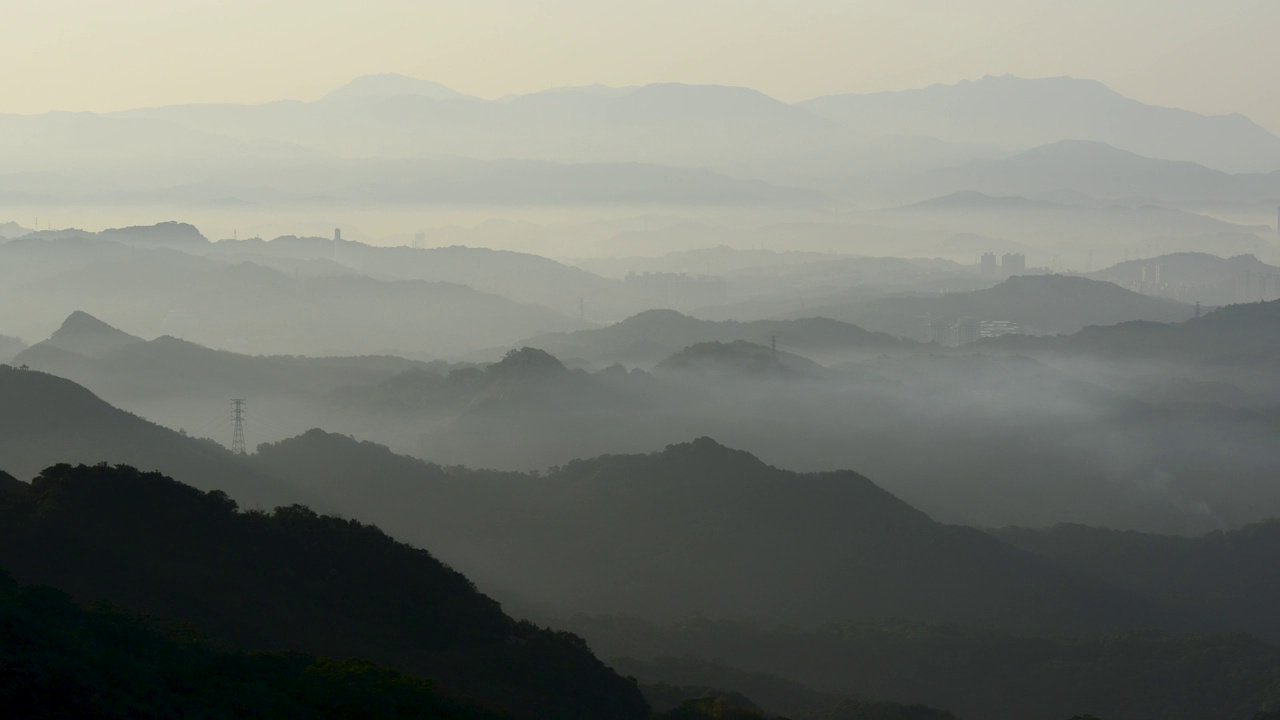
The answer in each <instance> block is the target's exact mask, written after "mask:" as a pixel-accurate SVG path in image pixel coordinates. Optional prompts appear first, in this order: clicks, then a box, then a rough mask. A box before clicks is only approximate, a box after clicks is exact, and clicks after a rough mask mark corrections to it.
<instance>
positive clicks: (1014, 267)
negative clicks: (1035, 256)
mask: <svg viewBox="0 0 1280 720" xmlns="http://www.w3.org/2000/svg"><path fill="white" fill-rule="evenodd" d="M992 260H993V261H994V258H992ZM1000 270H1001V271H1002V272H1003V273H1004V274H1005V275H1020V274H1022V273H1024V272H1026V270H1027V256H1026V255H1023V254H1022V253H1005V254H1004V256H1003V257H1001V258H1000Z"/></svg>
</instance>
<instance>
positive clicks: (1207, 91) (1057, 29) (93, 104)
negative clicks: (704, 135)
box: [0, 0, 1280, 131]
mask: <svg viewBox="0 0 1280 720" xmlns="http://www.w3.org/2000/svg"><path fill="white" fill-rule="evenodd" d="M0 10H2V11H3V15H2V17H3V18H4V21H3V23H0V63H3V67H4V68H5V69H6V71H5V72H4V73H0V112H18V113H33V112H42V111H46V110H51V109H61V110H113V109H123V108H129V107H138V106H147V105H160V104H169V103H188V102H226V101H230V102H262V101H267V100H273V99H279V98H284V97H292V98H299V99H313V98H316V97H319V96H320V95H322V94H324V93H325V92H326V91H328V90H330V89H332V88H334V87H336V86H338V85H341V84H342V83H343V82H345V81H347V80H349V79H351V78H352V77H355V76H358V75H362V74H366V73H375V72H400V73H404V74H407V75H413V76H415V77H422V78H426V79H431V80H436V81H438V82H442V83H444V84H446V85H449V86H451V87H453V88H455V89H458V90H461V91H463V92H468V93H471V94H475V95H479V96H482V97H499V96H502V95H505V94H508V93H522V92H530V91H534V90H540V89H544V88H547V87H555V86H563V85H580V84H590V83H604V84H609V85H633V84H641V83H647V82H656V81H679V82H690V83H720V84H732V85H747V86H751V87H755V88H758V89H760V90H763V91H765V92H767V93H769V94H771V95H773V96H775V97H778V98H780V99H783V100H788V101H794V100H801V99H805V98H809V97H813V96H816V95H823V94H830V93H838V92H848V91H872V90H889V89H902V88H908V87H918V86H922V85H927V84H930V83H934V82H954V81H956V80H959V79H964V78H976V77H979V76H982V75H985V74H997V75H998V74H1004V73H1013V74H1016V75H1023V76H1032V77H1034V76H1046V75H1074V76H1077V77H1089V78H1095V79H1098V80H1101V81H1103V82H1105V83H1107V84H1109V85H1111V86H1112V87H1114V88H1115V89H1117V90H1119V91H1120V92H1123V93H1125V94H1127V95H1130V96H1132V97H1136V98H1138V99H1140V100H1143V101H1146V102H1152V103H1157V104H1162V105H1174V106H1179V107H1185V108H1188V109H1193V110H1198V111H1201V112H1212V113H1221V112H1233V111H1238V112H1243V113H1246V114H1248V115H1250V116H1251V117H1253V118H1254V119H1255V120H1257V121H1259V122H1261V123H1263V124H1265V125H1267V126H1269V127H1270V128H1271V129H1273V130H1276V131H1280V83H1277V82H1276V77H1275V73H1276V69H1277V68H1280V0H1213V1H1211V0H1069V1H1068V0H362V1H360V2H356V1H355V0H350V1H342V0H110V1H108V0H39V1H38V2H37V1H36V0H0Z"/></svg>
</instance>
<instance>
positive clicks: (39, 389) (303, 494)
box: [0, 365, 312, 507]
mask: <svg viewBox="0 0 1280 720" xmlns="http://www.w3.org/2000/svg"><path fill="white" fill-rule="evenodd" d="M0 408H4V411H3V412H0V459H3V463H4V469H5V470H7V471H8V472H10V473H13V474H14V475H16V476H17V477H20V478H30V477H33V476H34V475H35V474H36V473H37V472H39V471H40V470H41V469H43V468H45V467H48V466H49V465H52V464H54V463H59V462H76V463H91V464H92V463H101V462H114V463H127V464H130V465H134V466H136V467H140V468H144V469H149V470H154V469H160V468H163V469H165V470H166V471H168V472H175V473H181V474H182V475H183V476H184V477H185V478H187V481H188V482H190V483H192V484H193V485H195V486H196V487H199V488H202V489H205V490H214V489H218V490H224V491H226V492H227V493H228V494H230V496H231V497H233V498H235V499H236V500H237V501H239V502H241V503H244V504H245V505H247V506H250V507H253V506H259V505H265V506H269V507H272V506H275V505H279V504H285V503H293V502H300V501H306V500H309V499H310V498H311V497H312V496H311V495H309V494H308V493H307V491H305V490H301V489H299V488H297V487H295V486H293V485H290V484H289V483H285V482H281V481H279V480H277V479H275V478H272V477H270V476H267V475H263V474H262V473H260V472H257V471H255V470H254V469H253V468H252V467H251V466H250V465H249V464H248V463H247V462H246V461H245V459H244V458H242V457H239V456H236V455H233V454H231V453H230V452H229V451H227V449H226V448H224V447H222V446H221V445H218V444H217V443H214V442H212V441H208V440H197V439H195V438H190V437H186V436H185V435H182V434H180V433H177V432H174V431H173V430H169V429H168V428H164V427H161V426H159V425H155V424H153V423H150V422H147V421H146V420H144V419H142V418H140V417H137V416H135V415H131V414H129V413H127V412H124V411H122V410H117V409H116V408H114V407H112V406H110V405H108V404H107V403H105V402H103V401H102V400H100V399H98V397H97V396H95V395H94V394H93V393H91V392H89V391H88V390H86V389H84V388H83V387H80V386H79V385H76V384H75V383H73V382H71V381H69V380H64V379H62V378H59V377H55V376H53V375H48V374H45V373H42V372H38V371H35V370H17V369H13V368H10V367H8V366H4V365H0Z"/></svg>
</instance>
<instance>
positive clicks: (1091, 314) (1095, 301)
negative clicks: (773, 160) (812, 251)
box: [800, 275, 1195, 337]
mask: <svg viewBox="0 0 1280 720" xmlns="http://www.w3.org/2000/svg"><path fill="white" fill-rule="evenodd" d="M800 312H801V313H803V314H804V315H819V316H823V317H830V318H835V319H837V320H840V321H843V322H847V323H856V324H857V325H860V326H862V327H866V328H869V329H872V330H878V331H881V332H889V333H895V334H900V335H903V336H907V337H912V336H915V337H919V336H920V334H921V333H922V332H924V330H925V328H926V327H927V325H926V322H925V320H924V318H926V317H934V318H937V317H947V316H951V317H972V318H978V319H986V320H1007V321H1012V322H1015V323H1018V324H1019V325H1021V326H1022V327H1023V328H1024V332H1029V333H1033V334H1046V333H1071V332H1076V331H1078V330H1080V329H1082V328H1084V327H1086V326H1089V325H1113V324H1115V323H1121V322H1128V321H1132V320H1150V321H1155V322H1176V321H1181V320H1186V319H1188V318H1190V317H1191V316H1192V315H1193V314H1194V312H1195V310H1194V308H1193V307H1191V306H1189V305H1186V304H1184V303H1178V302H1174V301H1171V300H1165V299H1160V298H1153V297H1148V296H1146V295H1141V294H1139V293H1136V292H1133V291H1132V290H1126V289H1124V288H1122V287H1120V286H1118V285H1115V284H1113V283H1109V282H1101V281H1098V280H1089V279H1086V278H1081V277H1070V276H1065V275H1015V276H1013V277H1010V278H1009V279H1007V280H1005V281H1004V282H1003V283H1000V284H999V285H996V286H995V287H992V288H988V289H984V290H972V291H969V292H958V293H946V294H943V295H933V296H916V297H910V296H899V297H888V298H873V299H870V300H865V301H855V302H851V303H843V304H840V305H830V306H817V307H806V308H804V309H803V310H802V311H800Z"/></svg>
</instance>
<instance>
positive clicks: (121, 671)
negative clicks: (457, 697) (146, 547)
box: [0, 569, 496, 720]
mask: <svg viewBox="0 0 1280 720" xmlns="http://www.w3.org/2000/svg"><path fill="white" fill-rule="evenodd" d="M0 647H3V651H0V663H3V666H4V668H5V672H4V673H3V674H0V694H3V697H4V703H5V708H4V709H5V713H6V714H7V715H9V716H11V717H29V718H36V717H85V718H87V717H92V718H111V719H114V718H120V719H121V720H123V719H124V718H136V717H241V718H264V719H266V718H280V717H291V718H321V717H334V716H341V717H345V718H353V719H355V718H369V720H373V719H374V718H389V717H395V718H405V719H406V720H407V719H409V718H420V719H422V720H446V719H457V720H484V719H485V718H495V720H496V716H493V715H490V714H489V713H486V712H483V711H481V710H479V709H476V708H474V707H467V706H464V705H460V704H458V703H456V702H454V701H451V700H449V699H447V698H446V697H444V695H443V694H442V693H441V692H440V690H439V689H438V688H435V687H433V686H432V684H431V683H430V682H429V681H426V680H422V679H420V678H415V677H411V676H407V675H402V674H400V673H397V672H395V671H393V670H389V669H387V668H384V667H379V666H377V665H373V664H371V663H368V662H364V661H360V660H346V661H343V662H336V661H333V660H327V659H321V658H316V657H311V656H308V655H304V654H301V653H296V652H285V653H242V652H234V651H228V650H226V649H224V648H222V647H218V646H214V645H212V644H210V643H208V642H205V641H203V640H202V639H200V638H199V637H196V636H193V634H192V633H191V631H190V629H189V626H187V627H182V626H177V625H163V624H161V623H159V622H157V621H156V620H154V619H152V618H148V617H145V616H140V615H135V614H132V613H129V612H127V611H125V610H121V609H119V608H115V607H100V606H98V607H94V608H93V609H90V610H84V609H81V608H80V607H79V606H77V605H76V604H75V603H74V601H73V600H72V599H71V597H70V596H68V595H67V594H66V593H64V592H62V591H60V590H57V589H54V588H51V587H47V586H42V585H28V586H19V585H18V584H17V583H16V582H14V581H13V578H12V577H11V576H10V575H9V573H8V571H7V570H3V569H0Z"/></svg>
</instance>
